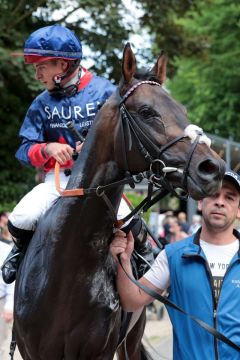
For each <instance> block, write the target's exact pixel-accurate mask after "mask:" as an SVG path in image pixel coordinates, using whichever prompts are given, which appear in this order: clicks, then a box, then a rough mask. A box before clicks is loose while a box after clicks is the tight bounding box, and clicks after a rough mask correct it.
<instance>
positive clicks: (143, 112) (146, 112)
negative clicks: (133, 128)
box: [138, 105, 158, 119]
mask: <svg viewBox="0 0 240 360" xmlns="http://www.w3.org/2000/svg"><path fill="white" fill-rule="evenodd" d="M138 113H139V115H140V116H141V117H143V118H144V119H149V118H152V117H154V116H157V115H158V114H157V112H156V111H155V110H153V109H152V108H151V107H149V106H147V105H145V106H142V107H141V108H140V109H139V110H138Z"/></svg>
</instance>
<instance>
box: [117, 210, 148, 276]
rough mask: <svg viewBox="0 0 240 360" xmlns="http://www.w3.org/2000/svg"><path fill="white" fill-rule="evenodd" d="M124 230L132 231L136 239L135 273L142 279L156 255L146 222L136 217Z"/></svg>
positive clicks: (134, 253) (134, 254)
mask: <svg viewBox="0 0 240 360" xmlns="http://www.w3.org/2000/svg"><path fill="white" fill-rule="evenodd" d="M122 230H123V231H125V232H128V231H129V230H131V231H132V234H133V237H134V252H133V259H134V262H132V264H133V273H134V275H135V276H137V278H139V279H140V278H141V277H142V276H143V275H144V274H145V273H146V272H147V270H148V269H149V268H150V266H151V265H152V264H153V262H154V253H153V249H152V245H151V243H150V241H149V239H148V230H147V226H146V224H145V222H144V220H143V219H142V218H141V217H140V216H139V215H136V216H134V218H133V219H132V220H131V222H130V224H129V225H128V226H127V227H126V228H123V229H122ZM134 263H135V264H134ZM134 265H135V266H134Z"/></svg>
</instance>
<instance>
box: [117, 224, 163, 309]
mask: <svg viewBox="0 0 240 360" xmlns="http://www.w3.org/2000/svg"><path fill="white" fill-rule="evenodd" d="M133 249H134V239H133V236H132V234H131V232H130V233H129V234H128V235H126V234H125V233H124V232H123V231H121V230H118V231H117V232H116V234H115V236H114V239H113V241H112V244H111V247H110V250H111V253H112V255H113V256H114V257H115V259H116V260H117V267H118V269H117V289H118V292H119V296H120V300H121V305H122V307H123V308H124V310H126V311H131V312H133V311H136V310H138V309H139V308H141V307H142V306H144V305H147V304H149V303H151V302H152V301H153V300H154V299H153V298H152V297H151V296H150V295H148V294H146V293H145V292H144V291H143V290H141V289H140V288H139V287H138V286H137V285H135V284H134V283H133V282H132V281H131V280H130V279H129V278H128V277H127V275H126V274H125V272H124V271H123V269H122V267H121V265H120V264H119V261H118V259H117V255H118V254H120V258H121V263H122V266H123V267H124V269H125V271H126V272H127V273H128V274H129V275H130V276H131V277H133V274H132V268H131V263H130V258H131V254H132V252H133ZM139 282H140V283H141V284H143V285H145V286H147V287H148V288H150V289H152V290H155V291H157V292H158V293H159V294H161V293H162V292H163V290H161V289H158V288H157V287H155V286H154V285H153V284H152V283H151V282H150V281H148V280H147V279H145V278H144V277H142V278H141V279H140V280H139Z"/></svg>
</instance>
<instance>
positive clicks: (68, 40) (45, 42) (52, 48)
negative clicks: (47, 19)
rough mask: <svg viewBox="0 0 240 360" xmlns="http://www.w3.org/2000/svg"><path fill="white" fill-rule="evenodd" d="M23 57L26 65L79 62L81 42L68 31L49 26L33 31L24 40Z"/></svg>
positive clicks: (63, 28)
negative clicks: (55, 60) (62, 61)
mask: <svg viewBox="0 0 240 360" xmlns="http://www.w3.org/2000/svg"><path fill="white" fill-rule="evenodd" d="M15 55H23V56H24V59H25V63H26V64H34V63H38V62H41V61H46V60H50V59H66V60H79V61H80V60H81V59H82V45H81V41H80V40H79V39H78V37H77V36H76V35H75V34H74V32H73V31H71V30H70V29H68V28H66V27H64V26H61V25H50V26H45V27H42V28H40V29H38V30H36V31H34V32H33V33H32V34H31V35H30V36H29V37H28V38H27V40H26V42H25V46H24V52H23V54H15Z"/></svg>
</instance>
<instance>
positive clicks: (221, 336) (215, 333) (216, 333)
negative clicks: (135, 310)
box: [117, 254, 240, 351]
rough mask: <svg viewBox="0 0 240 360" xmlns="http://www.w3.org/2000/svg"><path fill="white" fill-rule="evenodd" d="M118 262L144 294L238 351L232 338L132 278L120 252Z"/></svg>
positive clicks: (239, 348)
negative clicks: (186, 317)
mask: <svg viewBox="0 0 240 360" xmlns="http://www.w3.org/2000/svg"><path fill="white" fill-rule="evenodd" d="M117 258H118V261H119V264H120V266H121V268H122V269H123V271H124V273H125V275H126V276H127V277H128V279H129V280H130V281H132V282H133V283H134V284H135V285H136V286H138V288H140V289H141V290H143V291H144V292H145V293H146V294H148V295H150V296H151V297H152V298H153V299H156V300H158V301H160V302H161V303H163V304H164V305H167V306H169V307H171V308H173V309H175V310H177V311H179V312H181V313H182V314H184V315H186V316H189V317H190V318H191V319H192V320H193V321H195V322H196V323H197V324H198V325H200V326H201V327H202V328H203V329H205V330H206V331H207V332H208V333H210V334H211V335H213V336H214V337H215V338H217V339H218V340H221V341H223V342H224V343H225V344H227V345H229V346H231V347H232V348H233V349H235V350H237V351H240V346H238V345H237V344H236V343H234V342H233V341H232V340H230V339H229V338H227V337H226V336H225V335H224V334H222V333H221V332H220V331H218V330H217V329H215V328H214V327H212V326H210V325H208V324H207V323H206V322H205V321H203V320H201V319H198V318H197V317H196V316H193V315H191V314H189V313H188V312H186V311H185V310H183V309H182V308H180V307H179V306H178V305H176V304H175V303H174V302H172V301H170V300H169V299H168V298H166V297H165V296H162V295H160V294H159V293H158V292H156V291H154V290H153V289H150V288H149V287H147V286H145V285H143V284H141V283H140V282H139V281H138V280H136V279H135V278H133V277H132V276H130V275H129V274H128V273H127V272H126V270H125V269H124V267H123V265H122V262H121V258H120V254H118V256H117Z"/></svg>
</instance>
